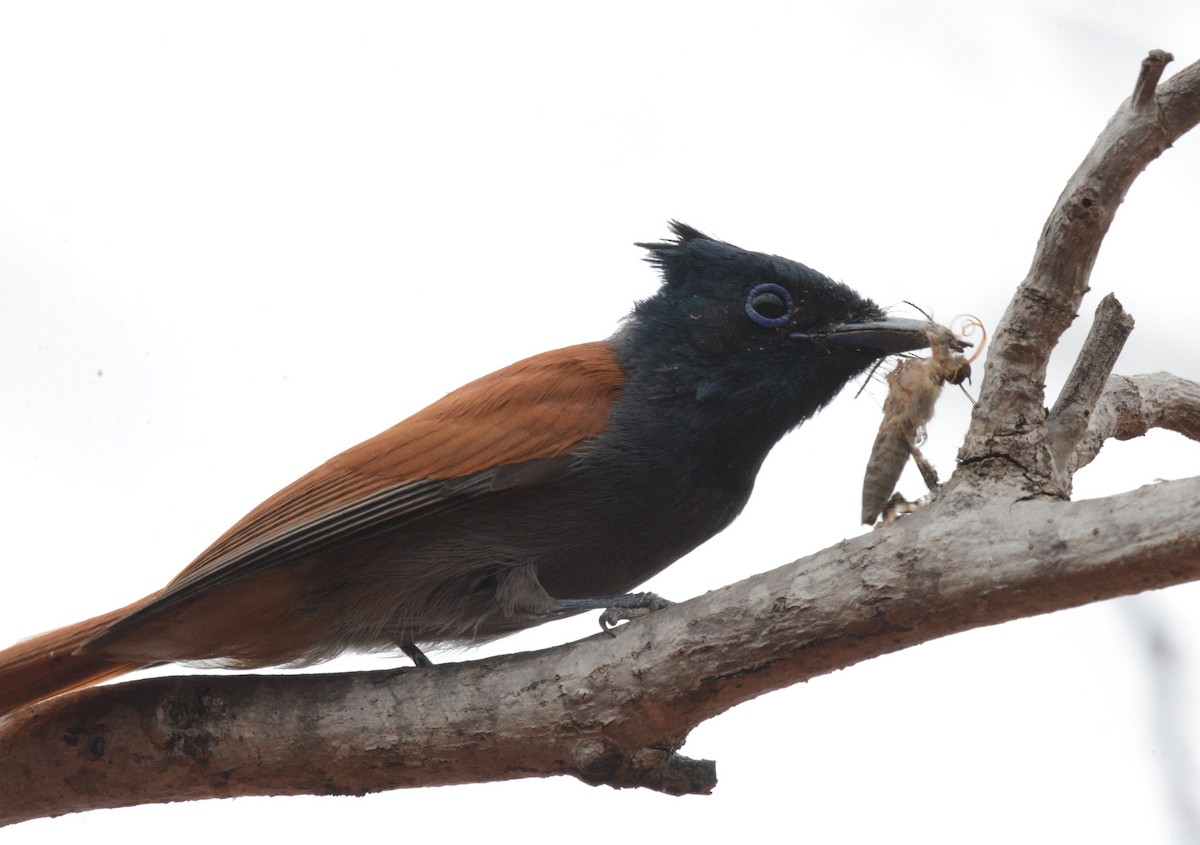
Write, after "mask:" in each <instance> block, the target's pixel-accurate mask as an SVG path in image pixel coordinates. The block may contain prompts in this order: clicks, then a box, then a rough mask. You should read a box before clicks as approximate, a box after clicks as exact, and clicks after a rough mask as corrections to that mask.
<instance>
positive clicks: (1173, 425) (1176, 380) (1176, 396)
mask: <svg viewBox="0 0 1200 845" xmlns="http://www.w3.org/2000/svg"><path fill="white" fill-rule="evenodd" d="M1152 428H1165V429H1169V430H1171V431H1177V432H1179V433H1180V434H1182V435H1183V436H1184V437H1189V438H1191V439H1192V440H1200V384H1196V382H1194V381H1188V380H1187V379H1183V378H1180V377H1179V376H1173V375H1171V374H1170V373H1149V374H1146V375H1138V376H1119V375H1117V376H1111V377H1109V379H1108V383H1107V384H1105V386H1104V393H1103V395H1101V397H1100V401H1099V402H1098V403H1097V404H1096V408H1095V410H1094V411H1093V412H1092V415H1091V419H1090V420H1089V422H1088V427H1087V431H1086V432H1085V433H1084V435H1083V438H1082V439H1081V440H1080V442H1079V445H1078V446H1077V447H1076V449H1075V454H1074V457H1073V458H1072V461H1071V472H1072V473H1074V472H1075V471H1076V470H1078V469H1080V468H1081V467H1085V466H1087V465H1088V464H1090V463H1091V462H1092V461H1093V460H1094V459H1095V457H1096V455H1097V454H1099V452H1100V448H1101V447H1102V446H1103V445H1104V441H1105V440H1108V439H1110V438H1112V439H1115V440H1132V439H1133V438H1134V437H1141V436H1142V435H1143V434H1145V433H1146V432H1147V431H1149V430H1150V429H1152Z"/></svg>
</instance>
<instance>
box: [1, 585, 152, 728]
mask: <svg viewBox="0 0 1200 845" xmlns="http://www.w3.org/2000/svg"><path fill="white" fill-rule="evenodd" d="M144 602H145V599H143V600H142V601H139V602H134V603H133V604H131V605H129V606H128V607H123V608H121V609H120V610H114V611H112V612H111V613H106V614H104V615H102V616H97V617H95V618H93V619H88V620H85V621H83V622H77V623H75V624H74V625H68V626H66V627H65V628H59V629H57V630H54V631H47V632H46V633H44V634H38V635H37V636H35V637H30V638H29V639H27V640H22V641H21V642H19V643H17V644H16V645H14V646H12V647H10V648H7V649H5V650H3V651H0V716H2V715H4V714H6V713H11V712H13V711H14V710H19V709H21V708H22V707H25V706H26V705H29V704H33V703H34V702H37V701H42V700H43V699H46V698H50V697H52V696H55V695H61V694H62V693H65V692H71V691H72V690H76V689H81V688H83V687H87V686H91V685H92V684H98V683H100V682H101V681H106V680H108V679H109V678H115V677H117V676H118V675H123V674H125V673H126V672H132V671H134V670H135V669H141V668H144V666H145V665H146V664H142V663H128V662H125V663H120V662H114V661H113V660H111V659H110V658H107V657H106V656H105V655H104V653H103V652H102V651H101V652H99V653H96V652H91V651H83V652H80V651H79V647H80V646H82V645H83V644H84V643H85V642H87V641H88V640H89V639H91V638H92V637H94V636H95V635H96V634H98V633H100V632H101V631H103V630H104V629H105V628H107V627H108V626H109V625H111V624H112V623H113V622H115V621H116V620H118V619H120V618H121V617H122V616H124V615H125V614H127V613H129V612H130V611H132V610H134V609H135V608H137V607H139V606H140V605H141V604H143V603H144Z"/></svg>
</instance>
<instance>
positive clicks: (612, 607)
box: [496, 566, 671, 634]
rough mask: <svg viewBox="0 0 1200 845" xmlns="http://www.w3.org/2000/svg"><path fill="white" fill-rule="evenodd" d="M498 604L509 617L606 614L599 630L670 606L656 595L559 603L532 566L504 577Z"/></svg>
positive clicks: (500, 586) (645, 594)
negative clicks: (584, 612)
mask: <svg viewBox="0 0 1200 845" xmlns="http://www.w3.org/2000/svg"><path fill="white" fill-rule="evenodd" d="M496 601H498V602H499V603H500V607H501V608H502V610H503V611H504V614H505V615H506V616H520V615H529V616H543V617H550V618H553V617H555V616H562V615H564V614H567V613H578V612H579V611H581V610H603V611H604V613H602V614H601V615H600V628H601V629H602V630H603V631H605V632H606V633H610V634H611V633H612V632H611V630H610V629H611V628H612V627H613V626H614V625H616V624H617V623H618V622H620V621H621V620H623V619H636V618H637V617H639V616H645V615H646V614H647V613H651V612H653V611H655V610H662V609H663V608H664V607H666V606H667V605H669V604H671V602H669V601H667V600H666V599H664V598H662V597H661V596H657V595H655V594H654V593H626V594H625V595H622V596H599V597H596V598H586V599H556V598H554V597H553V596H551V595H550V594H549V593H547V592H546V588H545V587H543V586H542V584H541V582H540V581H539V580H538V577H537V573H536V572H535V571H534V568H533V567H532V566H514V567H512V568H510V569H508V570H506V571H505V572H504V574H503V575H501V577H500V580H499V583H498V584H497V587H496Z"/></svg>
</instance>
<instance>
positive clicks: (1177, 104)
mask: <svg viewBox="0 0 1200 845" xmlns="http://www.w3.org/2000/svg"><path fill="white" fill-rule="evenodd" d="M1169 60H1170V54H1169V53H1163V52H1162V51H1157V50H1156V51H1154V52H1153V53H1151V55H1150V57H1149V58H1148V59H1147V61H1146V62H1144V63H1143V65H1142V69H1141V74H1140V75H1139V77H1138V84H1137V87H1136V89H1135V93H1134V95H1132V96H1131V97H1130V99H1129V100H1127V101H1126V102H1125V103H1124V104H1122V105H1121V107H1120V108H1119V109H1117V113H1116V114H1115V115H1114V116H1113V118H1112V119H1111V120H1110V121H1109V123H1108V126H1106V127H1105V129H1104V131H1103V132H1101V133H1100V137H1099V138H1097V139H1096V143H1095V144H1094V145H1093V146H1092V149H1091V151H1090V152H1089V153H1088V155H1087V157H1086V158H1085V159H1084V161H1083V163H1082V164H1081V165H1080V166H1079V169H1078V170H1076V171H1075V174H1074V175H1073V176H1072V177H1071V179H1070V180H1069V181H1068V182H1067V187H1066V189H1065V190H1064V191H1063V192H1062V194H1061V196H1059V198H1058V201H1057V202H1056V203H1055V206H1054V210H1053V211H1052V212H1051V213H1050V217H1049V219H1048V220H1047V221H1046V225H1045V228H1044V229H1043V232H1042V237H1041V239H1040V241H1039V242H1038V246H1037V250H1036V252H1035V253H1034V257H1033V263H1032V265H1031V266H1030V269H1029V273H1028V275H1027V276H1026V277H1025V279H1024V281H1022V282H1021V284H1020V285H1019V286H1018V288H1017V293H1016V295H1015V296H1014V297H1013V299H1012V302H1011V303H1009V307H1008V309H1007V311H1005V314H1004V316H1003V317H1002V318H1001V320H1000V323H999V324H998V325H997V327H996V332H995V334H994V335H993V337H992V341H991V344H990V346H989V347H988V358H987V365H986V367H985V370H984V380H983V384H982V386H981V388H980V395H979V402H978V403H977V404H976V405H975V410H974V414H973V417H972V423H971V428H970V431H968V433H967V437H966V441H965V443H964V444H963V447H962V449H961V450H960V451H959V461H960V462H963V463H972V462H978V461H985V460H988V459H990V458H999V459H1000V461H999V462H998V463H997V464H996V466H994V467H993V468H992V470H991V471H992V472H1009V473H1012V474H1014V475H1018V476H1021V477H1022V478H1023V479H1024V484H1025V486H1026V488H1027V490H1028V492H1029V493H1030V494H1034V495H1040V494H1049V495H1058V496H1065V495H1066V491H1065V490H1063V489H1062V488H1060V487H1057V486H1056V485H1055V484H1054V479H1055V475H1056V474H1055V472H1054V462H1053V459H1052V457H1051V455H1050V448H1049V445H1050V444H1049V443H1047V441H1046V438H1045V437H1044V432H1043V429H1042V424H1043V423H1044V421H1045V416H1046V412H1045V376H1046V363H1047V361H1048V360H1049V357H1050V352H1051V351H1052V350H1053V349H1054V347H1055V345H1056V344H1057V343H1058V340H1059V338H1060V337H1061V336H1062V333H1063V332H1064V331H1065V330H1066V329H1067V327H1068V326H1070V324H1071V322H1072V321H1073V320H1074V319H1075V316H1076V313H1077V312H1078V310H1079V306H1080V303H1081V302H1082V301H1083V296H1084V294H1086V293H1087V291H1088V279H1089V278H1090V276H1091V272H1092V265H1093V264H1094V263H1095V260H1096V254H1097V253H1098V252H1099V249H1100V243H1101V241H1103V239H1104V236H1105V234H1107V232H1108V228H1109V226H1110V225H1111V224H1112V220H1113V217H1114V215H1115V214H1116V212H1117V209H1118V208H1119V207H1120V205H1121V202H1122V200H1123V199H1124V198H1125V194H1126V192H1127V191H1128V190H1129V187H1130V185H1132V184H1133V181H1134V179H1136V178H1137V176H1138V174H1139V173H1141V172H1142V171H1143V170H1144V169H1145V168H1146V166H1147V165H1148V164H1149V163H1150V162H1151V161H1153V160H1154V159H1156V158H1158V156H1159V155H1161V154H1162V152H1163V151H1164V150H1166V149H1167V148H1168V147H1170V146H1171V144H1173V143H1174V142H1175V141H1176V140H1177V139H1178V138H1179V136H1180V135H1182V134H1183V133H1185V132H1187V131H1188V130H1189V129H1191V128H1192V127H1194V126H1195V125H1196V123H1197V122H1200V94H1198V93H1197V92H1198V91H1200V62H1196V63H1194V64H1192V65H1190V66H1189V67H1187V68H1185V69H1184V70H1183V71H1181V72H1180V73H1178V74H1176V75H1175V76H1174V77H1172V78H1171V79H1169V80H1168V81H1167V82H1165V83H1164V84H1163V85H1161V86H1160V87H1159V88H1158V89H1157V91H1156V92H1154V93H1153V96H1151V94H1150V89H1153V83H1154V81H1155V80H1156V79H1157V78H1158V75H1159V74H1161V73H1162V67H1163V65H1165V63H1166V62H1167V61H1169Z"/></svg>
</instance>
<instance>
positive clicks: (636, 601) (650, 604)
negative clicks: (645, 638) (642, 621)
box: [549, 593, 672, 637]
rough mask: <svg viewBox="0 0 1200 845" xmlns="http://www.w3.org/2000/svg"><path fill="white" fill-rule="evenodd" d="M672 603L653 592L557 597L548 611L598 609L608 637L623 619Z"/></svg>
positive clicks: (601, 626)
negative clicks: (597, 596)
mask: <svg viewBox="0 0 1200 845" xmlns="http://www.w3.org/2000/svg"><path fill="white" fill-rule="evenodd" d="M671 604H672V603H671V602H670V601H668V600H667V599H664V598H663V597H662V596H660V595H657V594H655V593H626V594H625V595H623V596H601V597H599V598H594V599H558V600H556V601H555V602H554V604H553V605H552V607H551V610H550V611H549V612H550V613H564V612H571V613H573V612H575V611H578V610H600V609H603V610H604V612H603V613H601V614H600V630H602V631H604V633H606V634H608V635H609V636H610V637H611V636H615V634H613V632H612V629H613V627H615V626H616V624H617V623H618V622H620V621H621V620H623V619H637V618H638V617H639V616H645V615H646V614H647V613H653V612H654V611H656V610H662V609H663V608H664V607H669V606H670V605H671Z"/></svg>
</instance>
